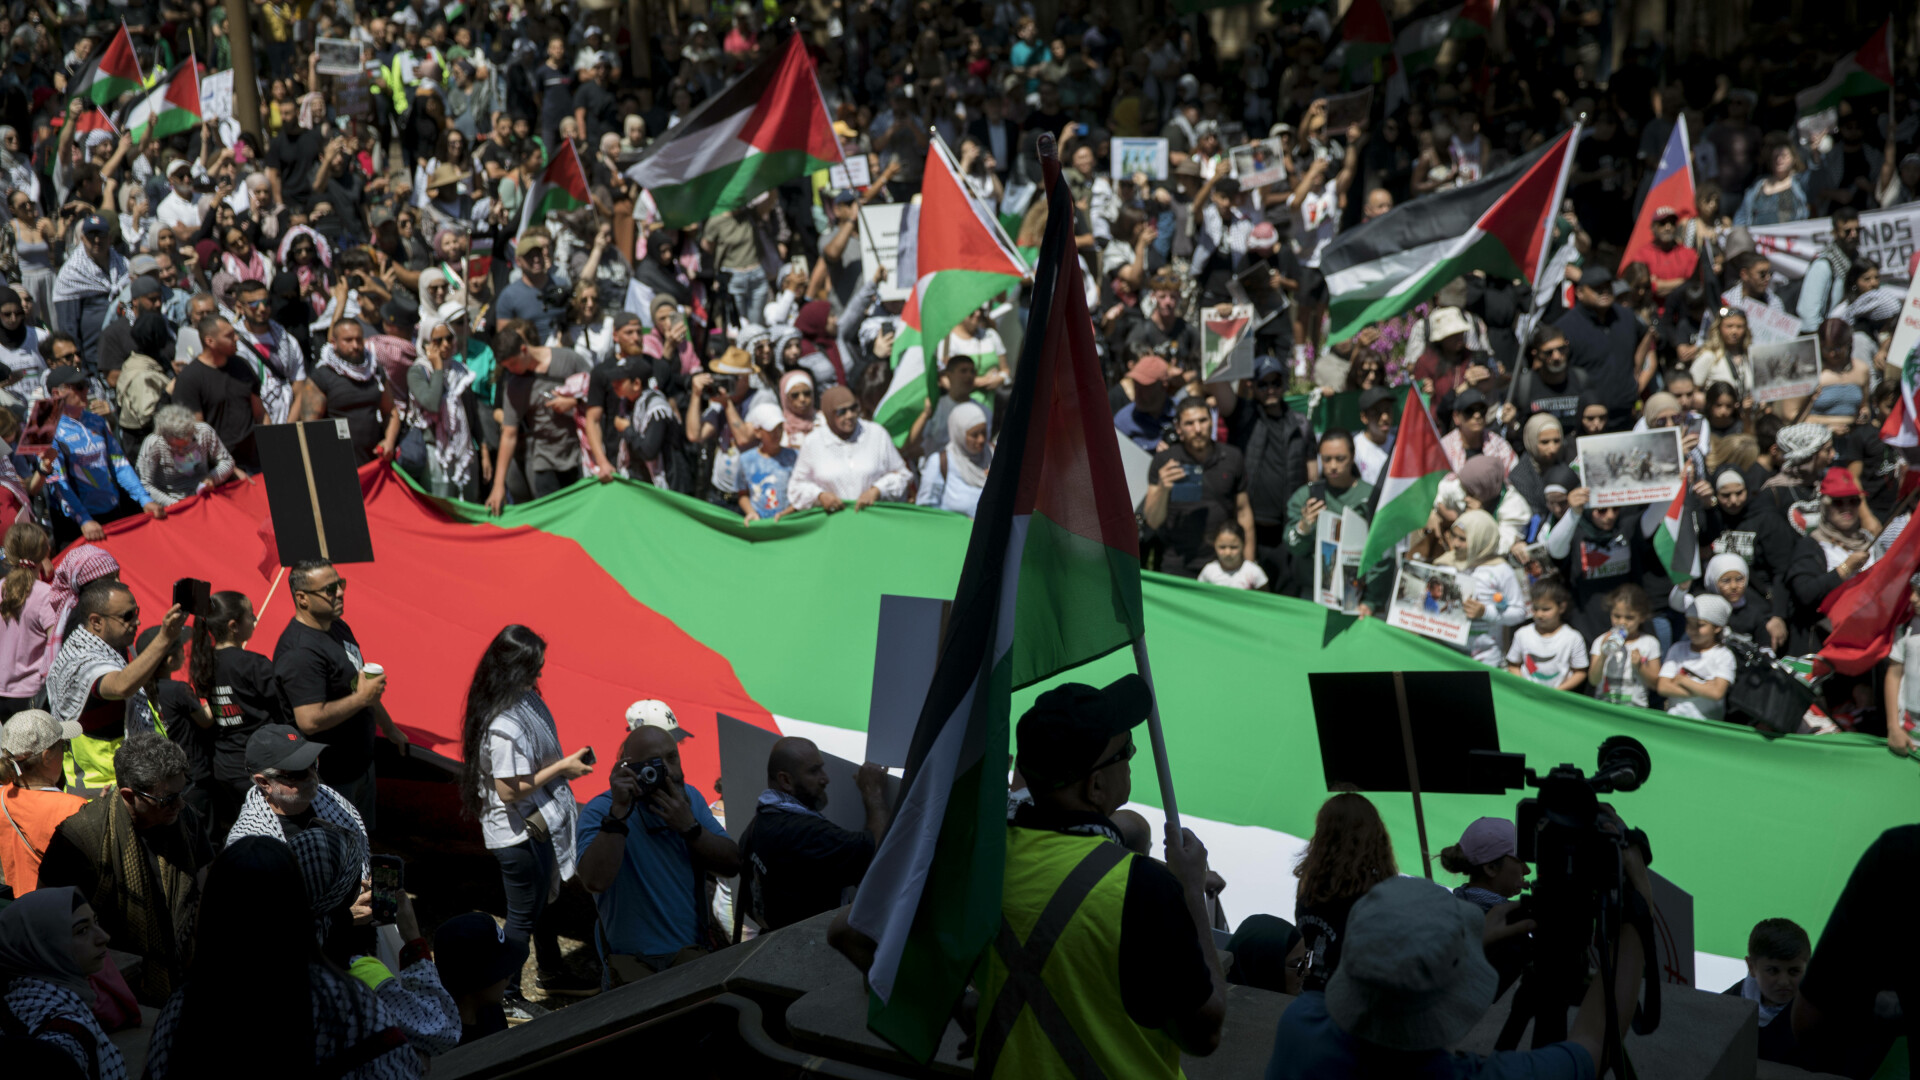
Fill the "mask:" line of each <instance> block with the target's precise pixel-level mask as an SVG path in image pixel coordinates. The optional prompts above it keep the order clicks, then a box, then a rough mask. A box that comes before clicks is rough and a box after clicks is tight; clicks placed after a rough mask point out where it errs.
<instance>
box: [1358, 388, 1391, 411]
mask: <svg viewBox="0 0 1920 1080" xmlns="http://www.w3.org/2000/svg"><path fill="white" fill-rule="evenodd" d="M1393 398H1394V394H1393V391H1392V390H1391V389H1389V388H1387V387H1385V386H1374V387H1369V388H1368V389H1366V390H1362V391H1361V392H1360V412H1361V414H1362V415H1364V414H1366V413H1370V412H1372V411H1373V410H1374V409H1375V408H1376V407H1378V406H1380V405H1383V404H1385V405H1391V404H1393Z"/></svg>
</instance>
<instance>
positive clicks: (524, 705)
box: [460, 624, 600, 1019]
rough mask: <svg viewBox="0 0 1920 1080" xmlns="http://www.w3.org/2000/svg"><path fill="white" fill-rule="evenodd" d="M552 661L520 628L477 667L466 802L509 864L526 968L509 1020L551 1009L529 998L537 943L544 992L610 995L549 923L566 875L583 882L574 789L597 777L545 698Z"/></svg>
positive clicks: (468, 712) (517, 945)
mask: <svg viewBox="0 0 1920 1080" xmlns="http://www.w3.org/2000/svg"><path fill="white" fill-rule="evenodd" d="M546 659H547V643H546V641H545V640H543V639H542V638H541V637H540V635H538V634H536V633H534V632H533V631H532V630H529V629H527V628H526V627H524V626H520V625H518V624H515V625H512V626H508V627H506V628H505V629H503V630H501V631H500V633H499V634H497V635H495V637H494V639H493V642H492V643H491V644H489V645H488V646H487V651H486V652H485V653H484V654H482V655H481V657H480V663H479V664H478V665H477V666H475V668H474V671H473V682H472V683H471V684H470V685H469V686H468V688H467V700H466V706H465V719H464V723H463V726H462V728H461V749H462V754H461V757H462V760H463V762H464V763H463V764H462V765H461V769H460V798H461V802H462V804H463V805H464V807H465V808H466V811H467V813H468V814H469V815H471V816H472V817H474V818H475V819H476V820H478V821H479V822H480V834H481V838H482V839H483V840H484V841H485V843H486V845H487V849H488V850H489V851H491V852H493V856H494V858H495V859H498V860H499V862H500V879H501V883H502V884H503V885H504V886H505V888H506V893H507V926H506V933H507V943H508V944H509V945H510V946H512V947H513V948H514V949H515V950H516V952H517V953H518V955H519V956H520V960H521V962H520V963H519V964H516V965H515V966H514V969H513V975H512V977H511V978H510V979H509V980H508V982H507V996H506V1000H505V1002H504V1005H505V1007H506V1011H507V1016H508V1018H509V1019H531V1018H533V1017H535V1016H538V1015H540V1013H542V1012H544V1011H545V1010H543V1009H541V1008H540V1007H539V1006H537V1005H534V1004H532V1003H531V1002H529V1001H527V999H526V998H525V997H524V996H523V995H522V993H521V986H520V969H521V967H522V966H524V964H525V962H526V956H527V953H528V948H529V946H528V942H529V940H531V942H532V951H533V953H534V955H535V957H536V958H537V959H538V960H539V964H540V976H539V986H540V990H541V992H542V993H543V994H547V995H563V996H569V997H586V996H589V995H592V994H595V993H598V992H599V988H600V983H599V980H597V979H588V978H583V977H581V976H578V975H575V974H573V973H571V972H569V971H567V969H566V965H565V963H564V962H563V961H562V959H561V956H560V942H559V939H558V938H556V937H555V936H554V931H553V928H552V927H551V926H542V925H541V922H542V919H541V916H542V915H543V914H545V912H546V910H547V896H548V894H549V892H550V886H551V883H552V881H553V877H554V874H555V872H556V870H557V871H558V873H559V876H560V878H561V880H563V881H564V880H566V879H568V878H571V877H573V876H574V825H575V822H576V821H577V820H578V818H579V815H580V809H579V806H578V804H576V803H575V801H574V798H573V789H572V788H571V787H569V786H568V783H567V782H568V781H570V780H573V779H575V778H576V777H581V776H585V775H587V774H588V773H590V772H592V771H593V765H592V760H593V757H592V755H593V751H592V748H591V747H581V748H580V749H579V750H576V751H574V752H573V753H571V754H567V755H564V756H563V755H562V754H561V752H560V735H559V731H558V729H557V727H556V726H555V724H554V720H553V713H552V712H550V711H548V709H547V703H546V702H545V701H544V700H542V699H541V697H540V673H541V671H542V670H543V669H544V668H545V667H546Z"/></svg>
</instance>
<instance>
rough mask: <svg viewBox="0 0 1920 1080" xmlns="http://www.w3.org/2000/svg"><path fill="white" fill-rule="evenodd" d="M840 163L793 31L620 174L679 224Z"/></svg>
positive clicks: (670, 222) (693, 222) (698, 219)
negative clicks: (773, 52)
mask: <svg viewBox="0 0 1920 1080" xmlns="http://www.w3.org/2000/svg"><path fill="white" fill-rule="evenodd" d="M840 161H841V158H840V144H839V142H838V141H837V140H836V139H835V138H834V137H833V125H832V124H831V123H830V122H829V120H828V116H827V103H826V99H825V98H823V97H821V96H820V84H819V83H818V82H817V81H815V79H814V74H813V60H812V58H810V57H809V56H808V55H807V49H806V46H805V45H803V44H802V43H801V41H800V35H798V34H794V35H792V36H791V37H789V38H787V44H786V46H785V47H784V48H782V49H781V50H780V52H779V53H778V54H777V55H774V56H770V57H768V58H767V59H766V60H763V61H761V62H760V63H759V64H758V65H756V66H755V67H754V69H753V70H752V71H749V72H747V73H746V74H745V75H742V76H741V77H740V78H738V79H735V80H734V81H733V82H732V83H730V84H728V86H727V87H726V89H724V90H722V91H720V92H719V93H718V94H715V95H714V96H713V97H710V98H708V99H707V100H706V101H705V102H702V103H701V105H700V107H699V108H697V109H695V110H693V112H692V113H691V114H690V115H688V116H687V118H686V119H684V120H682V121H680V122H679V123H678V124H675V125H674V126H673V127H671V128H669V129H668V130H667V131H666V132H664V133H662V135H661V136H660V138H659V139H656V140H655V141H654V143H653V145H652V146H650V147H648V148H647V152H646V153H645V154H643V155H641V157H640V160H639V161H637V162H635V163H634V166H633V168H631V169H629V170H627V176H628V178H630V179H632V180H634V181H635V182H637V183H638V184H640V186H642V187H644V188H646V189H647V190H648V191H649V192H651V193H652V195H653V201H654V203H655V205H657V206H658V207H659V208H660V217H661V220H662V221H664V222H665V223H666V225H667V227H668V228H670V229H679V228H684V227H686V226H688V225H697V224H699V223H700V222H702V221H705V220H707V219H708V218H710V217H713V216H714V215H716V214H723V213H726V212H727V211H729V210H733V209H736V208H738V207H742V206H745V205H746V204H747V203H748V202H750V201H751V200H752V199H753V198H754V197H756V196H758V195H759V194H760V193H761V192H763V191H767V190H769V189H771V188H773V187H775V186H776V185H779V184H783V183H785V182H786V181H788V180H797V179H799V178H800V177H802V176H806V175H809V174H811V173H816V172H820V171H821V170H823V169H826V168H827V167H828V166H831V165H838V164H840Z"/></svg>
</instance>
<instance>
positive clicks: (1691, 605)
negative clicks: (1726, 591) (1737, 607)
mask: <svg viewBox="0 0 1920 1080" xmlns="http://www.w3.org/2000/svg"><path fill="white" fill-rule="evenodd" d="M1687 618H1689V619H1699V620H1700V621H1701V622H1703V623H1712V624H1713V625H1714V626H1725V625H1727V620H1728V619H1731V618H1733V605H1732V604H1729V603H1727V601H1726V599H1725V598H1723V597H1721V596H1719V595H1717V594H1714V593H1705V594H1702V595H1700V596H1689V597H1687Z"/></svg>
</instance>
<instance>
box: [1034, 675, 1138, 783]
mask: <svg viewBox="0 0 1920 1080" xmlns="http://www.w3.org/2000/svg"><path fill="white" fill-rule="evenodd" d="M1152 709H1153V691H1152V690H1150V689H1149V688H1148V687H1147V681H1146V680H1145V679H1142V678H1141V677H1140V676H1138V675H1122V676H1121V677H1120V678H1119V679H1118V680H1116V681H1114V682H1111V683H1108V684H1107V685H1106V686H1104V687H1094V686H1088V685H1087V684H1086V683H1062V684H1061V685H1059V686H1056V687H1054V688H1053V689H1051V690H1049V691H1047V692H1046V693H1044V694H1041V695H1040V696H1039V697H1038V698H1036V699H1034V702H1033V707H1032V708H1030V709H1028V710H1027V711H1026V715H1024V716H1022V717H1021V718H1020V723H1019V725H1018V727H1017V728H1016V730H1015V739H1016V740H1017V741H1018V744H1019V768H1020V774H1021V775H1022V776H1024V777H1025V778H1026V780H1027V783H1028V785H1029V786H1037V785H1040V784H1051V785H1053V786H1064V785H1066V784H1070V783H1073V782H1074V781H1075V780H1078V779H1080V778H1081V777H1083V776H1085V775H1086V774H1087V772H1088V771H1089V770H1090V769H1092V768H1093V767H1094V766H1095V765H1098V764H1099V763H1100V755H1101V754H1102V753H1103V752H1105V750H1106V748H1107V743H1108V742H1109V741H1111V740H1112V739H1113V737H1114V736H1115V735H1119V734H1122V733H1124V732H1127V731H1130V730H1132V729H1133V728H1134V727H1135V726H1137V725H1138V724H1139V723H1140V722H1141V721H1143V720H1145V719H1146V718H1147V714H1148V713H1149V712H1151V711H1152Z"/></svg>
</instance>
